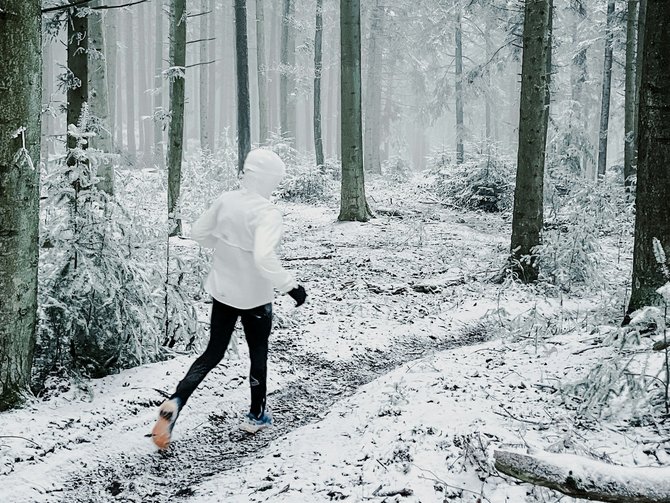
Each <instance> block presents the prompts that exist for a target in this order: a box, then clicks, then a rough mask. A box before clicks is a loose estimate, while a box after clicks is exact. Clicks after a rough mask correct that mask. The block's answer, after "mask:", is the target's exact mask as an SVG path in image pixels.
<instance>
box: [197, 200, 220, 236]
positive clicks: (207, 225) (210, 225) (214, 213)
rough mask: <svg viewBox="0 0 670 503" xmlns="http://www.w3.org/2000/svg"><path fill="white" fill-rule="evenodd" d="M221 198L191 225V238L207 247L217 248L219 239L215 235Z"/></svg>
mask: <svg viewBox="0 0 670 503" xmlns="http://www.w3.org/2000/svg"><path fill="white" fill-rule="evenodd" d="M220 207H221V200H220V199H217V200H216V201H214V203H212V205H211V206H210V207H209V209H208V210H207V211H205V212H204V213H203V214H202V215H200V218H198V219H197V220H196V221H195V222H193V224H192V225H191V239H193V241H195V242H197V243H198V244H200V245H201V246H204V247H205V248H215V247H216V244H217V241H218V239H217V238H216V236H215V230H216V223H217V220H218V214H219V209H220Z"/></svg>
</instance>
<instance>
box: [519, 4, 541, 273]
mask: <svg viewBox="0 0 670 503" xmlns="http://www.w3.org/2000/svg"><path fill="white" fill-rule="evenodd" d="M550 25H551V2H550V0H527V2H526V5H525V19H524V25H523V58H522V70H521V105H520V112H519V152H518V157H517V173H516V186H515V190H514V212H513V217H512V243H511V251H512V269H513V271H514V272H515V273H516V274H518V276H519V278H520V279H521V280H522V281H524V282H530V281H535V280H536V279H537V276H538V263H537V257H536V256H535V254H534V251H533V248H535V247H536V246H538V245H539V244H540V237H541V232H542V223H543V207H542V205H543V192H544V190H543V189H544V153H545V146H546V142H547V121H546V114H547V113H548V109H547V107H546V105H545V101H546V99H547V92H548V91H547V89H548V86H549V75H548V74H547V62H548V58H549V55H548V53H549V51H550V50H551V44H550V35H549V34H550V31H551V26H550Z"/></svg>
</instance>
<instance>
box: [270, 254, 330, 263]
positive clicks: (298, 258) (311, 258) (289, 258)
mask: <svg viewBox="0 0 670 503" xmlns="http://www.w3.org/2000/svg"><path fill="white" fill-rule="evenodd" d="M331 258H333V256H332V255H320V256H318V257H285V258H283V259H282V260H284V261H286V262H293V261H295V260H328V259H331Z"/></svg>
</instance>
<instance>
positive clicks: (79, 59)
mask: <svg viewBox="0 0 670 503" xmlns="http://www.w3.org/2000/svg"><path fill="white" fill-rule="evenodd" d="M70 1H71V2H74V0H70ZM77 11H78V9H76V8H73V9H72V10H71V13H70V17H69V19H68V23H67V27H68V29H67V67H68V70H69V71H70V72H71V77H72V82H71V84H70V85H69V86H68V89H67V126H68V128H69V126H70V125H75V126H76V125H79V118H80V117H81V110H82V107H83V105H84V103H87V102H88V57H87V52H88V17H86V16H79V15H77V14H78V12H77ZM76 146H77V139H76V138H75V137H74V136H71V135H69V134H68V136H67V148H68V157H67V164H68V166H74V165H75V164H76V163H77V161H76V159H75V157H74V156H72V155H70V152H71V151H72V150H73V149H74V148H75V147H76Z"/></svg>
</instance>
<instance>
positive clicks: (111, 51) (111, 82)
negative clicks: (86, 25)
mask: <svg viewBox="0 0 670 503" xmlns="http://www.w3.org/2000/svg"><path fill="white" fill-rule="evenodd" d="M117 16H118V14H117V12H116V11H115V10H114V9H111V10H110V11H109V12H107V13H106V14H105V22H104V23H103V26H102V27H103V31H104V35H103V36H104V38H105V51H106V52H105V61H106V62H107V98H108V99H107V101H108V106H109V134H110V138H111V142H112V152H114V153H117V152H118V151H119V148H120V146H121V144H122V139H121V135H120V134H119V130H120V129H121V128H120V127H119V128H117V125H118V122H119V121H118V115H117V107H116V82H117V72H116V62H117V53H118V45H117V44H118V43H117V40H118V31H117Z"/></svg>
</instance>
